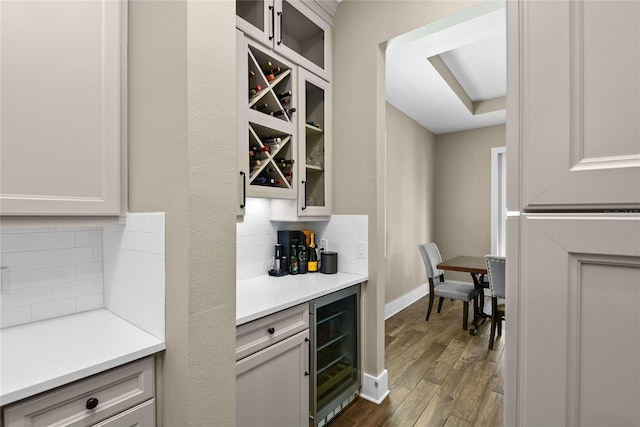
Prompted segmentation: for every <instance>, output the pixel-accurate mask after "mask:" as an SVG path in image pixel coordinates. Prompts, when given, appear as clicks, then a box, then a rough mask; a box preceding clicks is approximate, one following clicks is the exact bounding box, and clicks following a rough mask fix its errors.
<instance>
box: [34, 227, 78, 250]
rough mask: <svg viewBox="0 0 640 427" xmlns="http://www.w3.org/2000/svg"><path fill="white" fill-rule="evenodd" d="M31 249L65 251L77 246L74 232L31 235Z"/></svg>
mask: <svg viewBox="0 0 640 427" xmlns="http://www.w3.org/2000/svg"><path fill="white" fill-rule="evenodd" d="M30 238H31V240H30V241H31V249H32V250H37V249H63V248H72V247H74V246H75V240H76V236H75V233H74V232H73V231H58V232H42V233H31V234H30Z"/></svg>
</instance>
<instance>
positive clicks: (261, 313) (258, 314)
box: [236, 273, 369, 326]
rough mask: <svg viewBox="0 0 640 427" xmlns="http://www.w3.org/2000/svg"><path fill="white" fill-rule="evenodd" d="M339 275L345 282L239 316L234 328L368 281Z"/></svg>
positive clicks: (354, 275) (255, 279)
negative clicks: (344, 278)
mask: <svg viewBox="0 0 640 427" xmlns="http://www.w3.org/2000/svg"><path fill="white" fill-rule="evenodd" d="M341 274H342V276H348V277H346V280H344V281H341V282H340V283H337V284H333V285H330V286H326V287H323V288H322V289H320V290H313V291H310V292H308V293H305V294H304V295H298V296H296V297H294V298H291V299H288V300H286V301H282V302H281V303H279V304H276V305H270V306H268V307H263V308H261V309H259V310H255V311H252V312H251V313H249V314H246V315H243V316H240V317H236V326H240V325H243V324H245V323H249V322H252V321H254V320H258V319H260V318H262V317H265V316H269V315H271V314H274V313H277V312H279V311H282V310H286V309H287V308H291V307H294V306H296V305H298V304H304V303H306V302H309V301H311V300H313V299H316V298H320V297H323V296H325V295H328V294H330V293H333V292H337V291H340V290H342V289H345V288H348V287H350V286H353V285H357V284H359V283H364V282H366V281H368V280H369V276H368V275H365V274H355V273H341ZM327 276H328V277H329V278H331V275H327ZM342 276H340V277H342ZM264 279H266V277H262V276H261V277H258V278H254V279H245V280H242V281H238V282H237V284H241V283H245V284H246V283H251V282H252V281H260V280H264ZM298 279H300V277H298ZM275 280H277V279H275ZM238 304H241V302H238ZM236 311H237V309H236Z"/></svg>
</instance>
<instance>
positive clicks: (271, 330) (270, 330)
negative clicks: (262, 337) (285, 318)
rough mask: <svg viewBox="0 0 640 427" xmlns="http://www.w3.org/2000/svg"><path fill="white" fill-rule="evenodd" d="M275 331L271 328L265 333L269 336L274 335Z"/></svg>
mask: <svg viewBox="0 0 640 427" xmlns="http://www.w3.org/2000/svg"><path fill="white" fill-rule="evenodd" d="M275 331H276V329H275V328H273V327H272V328H269V329H267V332H269V333H270V334H271V335H273V333H274V332H275Z"/></svg>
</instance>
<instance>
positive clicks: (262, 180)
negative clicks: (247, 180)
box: [253, 176, 276, 185]
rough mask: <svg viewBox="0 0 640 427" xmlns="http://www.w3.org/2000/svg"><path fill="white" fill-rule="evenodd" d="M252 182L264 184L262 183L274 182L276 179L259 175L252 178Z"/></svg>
mask: <svg viewBox="0 0 640 427" xmlns="http://www.w3.org/2000/svg"><path fill="white" fill-rule="evenodd" d="M253 183H254V184H259V185H264V184H271V185H273V184H276V180H275V179H273V178H267V177H264V176H259V177H257V178H256V179H254V180H253Z"/></svg>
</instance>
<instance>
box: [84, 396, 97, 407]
mask: <svg viewBox="0 0 640 427" xmlns="http://www.w3.org/2000/svg"><path fill="white" fill-rule="evenodd" d="M98 403H99V402H98V399H96V398H95V397H91V398H89V399H87V405H86V408H87V409H95V407H96V406H98Z"/></svg>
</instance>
